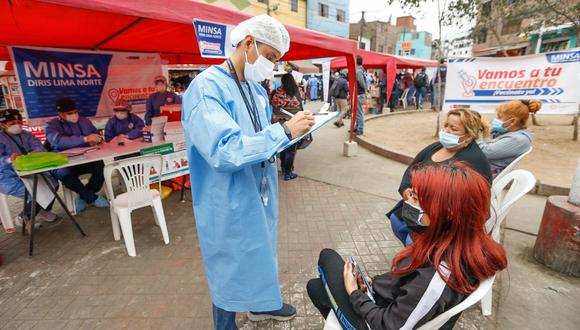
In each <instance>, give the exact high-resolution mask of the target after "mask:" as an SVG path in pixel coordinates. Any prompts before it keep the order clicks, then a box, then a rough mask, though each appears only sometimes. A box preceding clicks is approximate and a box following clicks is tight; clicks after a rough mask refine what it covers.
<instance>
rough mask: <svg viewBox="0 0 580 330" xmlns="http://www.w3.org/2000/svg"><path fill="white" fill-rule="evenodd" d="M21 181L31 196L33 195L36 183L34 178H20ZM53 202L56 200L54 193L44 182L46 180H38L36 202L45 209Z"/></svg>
mask: <svg viewBox="0 0 580 330" xmlns="http://www.w3.org/2000/svg"><path fill="white" fill-rule="evenodd" d="M37 175H44V174H37ZM20 179H21V180H22V182H23V183H24V186H25V187H26V190H28V192H29V193H30V195H32V186H33V183H34V181H33V177H32V176H29V177H24V178H20ZM53 200H54V194H53V193H52V191H50V188H49V187H48V185H47V184H46V182H44V180H42V178H38V183H37V186H36V202H37V203H38V205H40V206H41V207H42V208H43V209H46V208H48V206H49V205H50V203H52V201H53Z"/></svg>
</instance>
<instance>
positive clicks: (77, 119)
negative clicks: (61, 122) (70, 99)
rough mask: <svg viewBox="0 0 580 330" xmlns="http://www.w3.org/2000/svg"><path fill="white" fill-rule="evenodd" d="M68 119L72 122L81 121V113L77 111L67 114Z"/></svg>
mask: <svg viewBox="0 0 580 330" xmlns="http://www.w3.org/2000/svg"><path fill="white" fill-rule="evenodd" d="M66 121H68V122H69V123H72V124H76V123H78V122H79V114H78V113H75V114H74V115H66Z"/></svg>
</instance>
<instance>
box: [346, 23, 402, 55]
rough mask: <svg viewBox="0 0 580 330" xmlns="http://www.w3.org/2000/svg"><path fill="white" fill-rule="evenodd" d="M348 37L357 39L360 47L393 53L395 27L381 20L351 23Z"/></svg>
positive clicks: (395, 34) (395, 35)
mask: <svg viewBox="0 0 580 330" xmlns="http://www.w3.org/2000/svg"><path fill="white" fill-rule="evenodd" d="M349 38H350V39H351V40H355V41H357V42H358V44H359V48H360V49H364V50H370V51H373V52H377V53H384V54H395V46H396V44H397V28H396V27H395V26H393V25H391V24H390V23H388V22H381V21H374V22H363V23H361V22H358V23H351V24H350V35H349Z"/></svg>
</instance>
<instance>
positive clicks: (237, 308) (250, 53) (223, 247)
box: [182, 15, 314, 330]
mask: <svg viewBox="0 0 580 330" xmlns="http://www.w3.org/2000/svg"><path fill="white" fill-rule="evenodd" d="M230 40H231V42H232V44H233V45H234V46H235V47H236V49H235V52H234V53H233V54H232V55H231V56H230V57H229V58H228V59H227V60H226V61H225V62H224V63H222V64H221V65H218V66H212V67H210V68H208V69H206V70H205V71H203V72H202V73H200V74H199V75H198V76H197V77H196V78H195V79H194V80H193V82H192V83H191V84H190V86H189V87H188V89H187V91H186V92H185V94H184V96H183V108H182V109H183V110H182V124H183V128H184V131H185V132H184V133H185V141H186V148H187V152H188V158H189V164H190V166H189V168H190V177H191V191H192V196H193V210H194V213H195V224H196V228H197V233H198V237H199V242H200V248H201V254H202V257H203V263H204V267H205V272H206V275H207V279H208V285H209V291H210V294H211V299H212V303H213V320H214V326H215V329H220V330H224V329H226V330H229V329H237V326H236V324H235V316H236V312H249V313H248V317H249V319H250V320H252V321H259V320H266V319H276V320H281V321H284V320H289V319H291V318H293V317H294V316H295V315H296V310H295V309H294V308H293V307H292V306H290V305H288V304H283V302H282V295H281V291H280V284H279V282H278V275H279V274H278V261H277V258H278V251H277V248H278V218H279V214H278V171H277V165H276V154H277V152H278V151H280V150H281V149H283V148H284V147H285V146H287V145H288V143H289V142H290V140H292V139H293V138H296V137H299V136H301V135H303V134H304V133H306V132H308V131H309V130H310V128H311V127H312V126H313V125H314V117H313V116H312V115H311V114H309V113H308V112H306V111H300V112H297V113H296V114H295V115H294V117H292V118H291V119H290V120H288V121H286V122H285V123H283V124H281V123H275V124H271V123H270V121H271V116H272V110H271V107H270V104H269V101H268V95H267V93H266V91H265V90H264V89H263V88H262V87H260V85H259V83H260V82H261V81H263V80H264V79H266V78H268V77H270V76H271V74H272V71H273V69H274V63H275V62H276V61H278V60H279V59H280V58H281V57H282V56H283V55H284V53H286V52H287V51H288V49H289V47H290V37H289V34H288V31H286V28H285V27H284V26H283V25H282V24H281V23H280V22H278V21H277V20H275V19H274V18H272V17H270V16H267V15H260V16H256V17H253V18H250V19H248V20H246V21H243V22H241V23H240V24H239V25H238V26H237V27H236V28H235V29H233V31H232V33H231V35H230Z"/></svg>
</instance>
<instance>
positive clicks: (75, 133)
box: [45, 97, 109, 212]
mask: <svg viewBox="0 0 580 330" xmlns="http://www.w3.org/2000/svg"><path fill="white" fill-rule="evenodd" d="M56 111H57V112H58V116H57V117H56V118H54V119H52V120H50V121H48V122H47V123H46V127H45V133H46V140H47V141H48V144H49V145H50V148H51V149H53V150H54V151H56V152H59V151H64V150H67V149H72V148H78V147H90V146H96V145H98V144H100V143H101V142H102V141H103V138H102V136H101V135H99V131H98V130H97V128H96V127H95V126H94V125H93V123H92V122H91V121H90V120H88V119H87V118H85V117H80V116H79V112H78V109H77V105H76V103H75V101H74V100H73V99H72V98H70V97H63V98H59V99H57V100H56ZM104 167H105V165H104V163H103V162H102V161H98V162H92V163H87V164H82V165H77V166H72V167H67V168H62V169H58V170H56V171H55V174H56V176H57V178H58V179H59V180H60V181H62V183H63V184H64V186H65V187H67V188H68V189H70V190H72V191H74V192H76V193H77V194H78V198H77V200H76V211H77V212H80V211H82V210H84V209H85V208H86V207H87V205H89V204H94V205H95V206H96V207H109V203H108V202H107V200H106V199H105V198H104V197H103V196H98V195H97V192H98V191H99V190H101V188H102V186H103V183H104V182H105V178H104V176H103V169H104ZM83 174H90V175H91V178H90V180H89V182H88V183H87V184H86V185H85V184H83V183H82V181H81V180H80V178H79V177H80V176H81V175H83Z"/></svg>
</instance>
